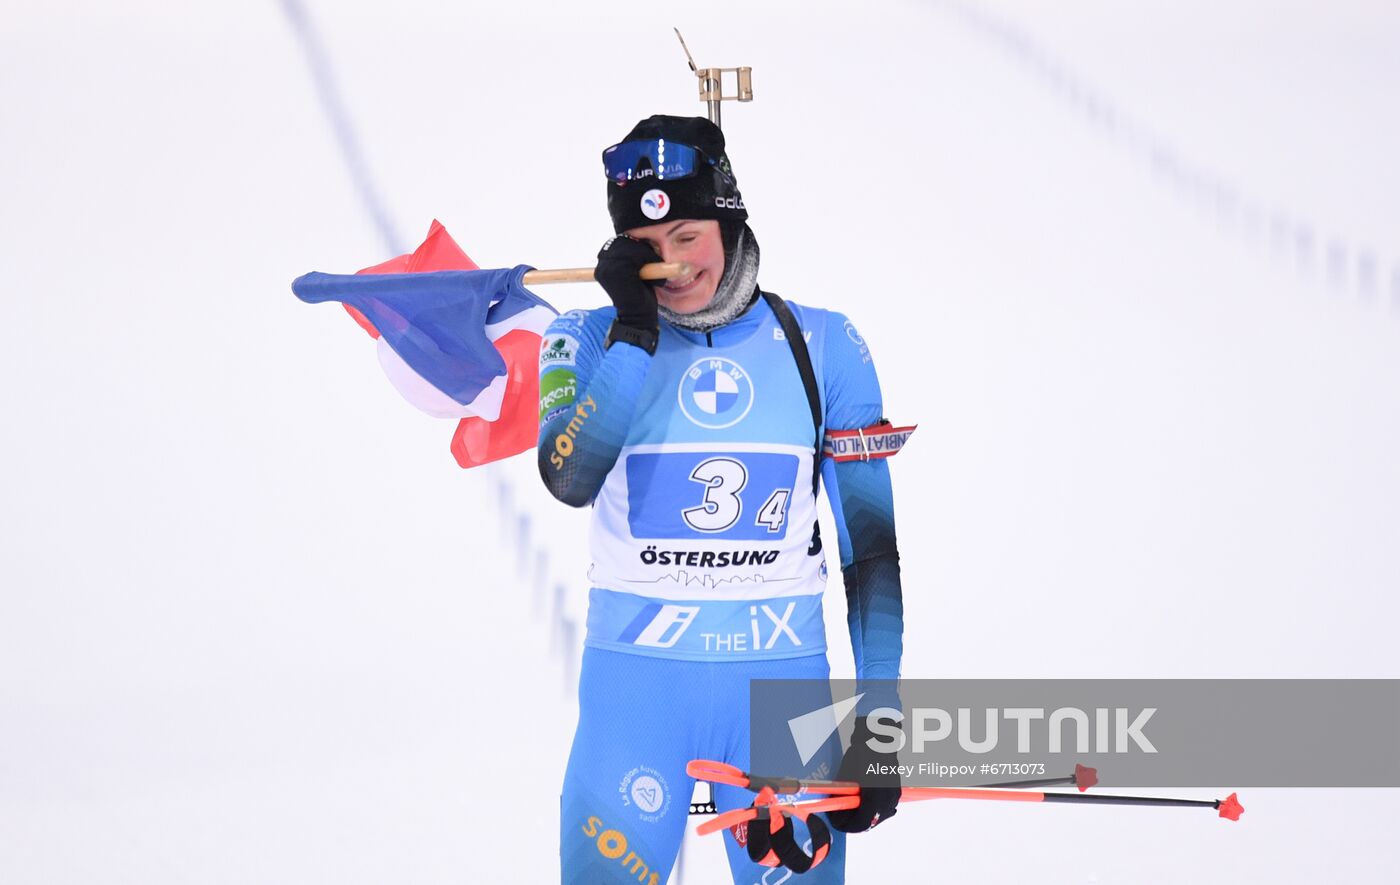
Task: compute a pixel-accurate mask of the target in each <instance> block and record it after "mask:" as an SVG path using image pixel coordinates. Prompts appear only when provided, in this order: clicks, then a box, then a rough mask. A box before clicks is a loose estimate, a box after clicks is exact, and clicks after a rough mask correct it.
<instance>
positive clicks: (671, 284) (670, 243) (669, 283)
mask: <svg viewBox="0 0 1400 885" xmlns="http://www.w3.org/2000/svg"><path fill="white" fill-rule="evenodd" d="M627 236H629V237H631V238H632V239H634V240H643V241H645V242H647V243H650V244H651V247H652V248H653V249H655V250H656V251H657V252H658V253H659V254H660V255H661V260H662V261H684V262H685V263H686V264H689V265H690V271H691V273H690V276H686V277H678V278H676V279H672V280H666V281H665V284H664V285H658V286H656V300H657V301H659V302H660V303H661V304H662V306H664V307H666V308H667V309H669V310H673V311H675V312H676V313H695V311H697V310H700V309H701V308H703V307H705V305H707V304H709V303H710V299H712V298H714V297H715V290H716V289H717V288H719V281H720V277H722V276H724V242H723V240H722V239H721V238H720V235H719V222H718V221H714V220H704V221H701V220H695V219H688V220H680V221H667V222H664V223H662V224H649V225H647V226H646V227H634V228H632V229H631V230H629V231H628V232H627Z"/></svg>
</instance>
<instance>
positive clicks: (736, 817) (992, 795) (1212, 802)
mask: <svg viewBox="0 0 1400 885" xmlns="http://www.w3.org/2000/svg"><path fill="white" fill-rule="evenodd" d="M925 799H973V800H985V801H993V802H1069V803H1076V802H1077V803H1083V804H1086V805H1138V806H1149V805H1156V806H1177V807H1199V808H1212V809H1215V810H1218V811H1219V812H1220V816H1221V817H1223V818H1225V819H1226V820H1239V819H1240V815H1241V814H1243V813H1244V806H1243V805H1241V804H1240V801H1239V798H1238V795H1237V794H1235V793H1231V794H1230V795H1229V796H1228V797H1226V798H1224V799H1168V798H1162V797H1156V796H1102V795H1097V794H1094V795H1089V794H1084V793H1042V792H1032V791H1020V790H991V789H979V788H977V787H905V788H904V790H903V791H902V792H901V793H900V801H901V802H917V801H921V800H925ZM858 805H860V797H859V796H857V795H840V796H831V797H829V798H826V799H816V800H813V801H810V802H795V803H792V804H775V805H767V806H763V807H760V808H756V807H753V806H750V807H748V808H736V809H734V810H733V811H726V812H725V813H723V814H720V815H717V816H716V817H715V818H714V819H713V820H708V821H706V822H704V823H703V824H701V825H700V826H698V827H696V830H695V831H696V832H697V833H699V834H700V835H702V836H704V835H707V834H709V833H713V832H717V831H719V830H724V829H728V828H729V827H732V826H735V825H736V824H741V823H745V822H747V821H751V820H757V819H760V818H764V819H766V818H767V817H768V815H769V814H770V813H771V811H770V810H769V809H771V810H772V811H777V812H778V813H780V814H790V815H795V816H797V817H800V818H802V819H804V820H805V819H806V817H807V816H808V815H810V814H812V813H814V812H818V811H840V810H843V809H848V808H855V807H857V806H858Z"/></svg>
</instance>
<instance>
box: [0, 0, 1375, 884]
mask: <svg viewBox="0 0 1400 885" xmlns="http://www.w3.org/2000/svg"><path fill="white" fill-rule="evenodd" d="M309 11H310V14H311V17H312V22H313V24H314V26H315V28H316V32H317V34H318V39H319V40H320V41H321V45H322V46H323V47H324V49H325V50H326V52H327V55H328V58H329V61H330V63H331V64H332V65H333V67H334V70H335V73H336V75H337V78H338V84H339V88H340V90H341V95H342V97H343V99H344V102H345V107H346V109H347V111H348V113H349V116H350V118H351V120H352V121H353V123H354V125H355V127H356V130H357V132H358V135H359V137H360V139H361V144H362V145H363V148H364V159H365V164H366V168H367V169H368V170H369V172H370V174H371V175H372V177H373V179H374V181H375V183H376V186H377V187H378V189H379V193H380V194H381V196H382V198H383V201H384V204H385V205H386V206H387V213H388V216H389V220H390V223H391V225H392V226H393V228H394V230H396V231H397V235H398V236H399V237H400V238H401V240H402V242H403V243H404V244H405V245H406V246H411V245H412V244H413V243H416V242H417V240H418V238H419V237H421V235H422V234H423V233H424V232H425V231H426V229H427V225H428V222H429V221H430V220H431V219H432V218H434V217H436V218H440V219H441V220H442V221H443V222H444V223H445V224H446V225H447V226H448V228H449V230H450V231H451V232H452V233H453V234H454V236H455V237H456V238H457V239H458V241H459V242H461V243H462V244H463V245H464V246H465V247H466V248H467V250H468V251H469V252H470V253H471V254H472V255H473V257H475V258H476V259H477V260H478V261H479V262H481V263H482V264H483V265H487V266H490V265H503V264H515V263H521V262H524V263H530V264H535V265H537V266H541V267H549V266H575V265H580V264H589V263H591V261H592V256H593V254H594V252H595V251H596V249H597V247H598V244H599V243H600V242H601V241H602V240H603V239H604V238H605V237H606V236H607V235H608V233H609V232H610V229H609V226H608V221H607V216H606V212H605V209H604V199H603V182H602V178H601V176H600V174H599V170H598V168H597V167H598V161H597V157H598V153H599V152H600V150H601V149H602V148H603V147H604V146H606V145H608V144H610V143H612V142H613V141H616V140H617V138H619V137H620V136H621V135H622V134H623V133H625V132H626V130H627V129H628V128H629V127H630V126H631V124H632V123H633V122H634V121H635V120H636V119H638V118H640V117H642V116H645V115H647V114H650V113H654V112H669V113H702V112H703V106H702V105H701V104H700V103H699V102H698V101H696V100H695V99H694V89H695V86H694V81H693V78H692V77H691V75H690V73H689V71H688V70H687V68H686V67H685V64H684V61H683V57H682V55H681V53H680V49H679V46H678V45H677V44H676V42H675V38H674V36H673V35H672V34H671V31H670V28H671V26H672V25H677V26H679V27H680V28H681V29H682V31H683V32H684V33H685V35H686V38H687V40H688V41H689V43H690V46H691V49H692V51H693V52H694V53H695V54H696V57H697V60H698V61H699V62H700V63H701V64H705V65H739V64H745V65H751V66H753V68H754V83H755V91H756V94H757V100H756V101H755V102H754V103H753V104H751V105H735V104H728V105H726V107H725V111H726V118H725V129H726V132H727V135H728V137H729V139H730V144H731V151H730V153H731V157H732V158H733V161H734V164H735V168H736V171H737V172H738V175H739V178H740V181H741V184H742V187H743V191H744V195H745V198H746V201H747V203H748V205H749V206H750V211H751V213H752V222H751V223H752V226H753V227H754V229H755V231H756V232H757V234H758V237H759V239H760V241H761V242H762V245H763V250H764V251H763V258H764V269H763V273H762V280H763V282H764V284H765V285H766V286H767V287H769V288H772V289H774V290H775V291H777V292H779V293H781V294H783V295H785V296H787V297H789V298H792V299H794V300H798V301H808V302H811V303H815V304H819V305H822V306H827V307H831V308H834V309H839V310H843V311H845V312H847V313H849V314H851V315H852V316H853V317H854V318H855V319H856V321H857V323H858V324H859V326H860V328H861V330H862V332H863V333H864V335H865V337H866V338H867V340H868V341H869V342H870V343H871V345H872V348H873V351H874V353H875V356H876V362H877V365H878V366H879V368H880V371H881V376H882V379H883V382H884V388H885V396H886V401H887V403H888V412H889V414H890V415H891V417H893V418H895V419H896V420H899V421H917V422H919V423H920V424H921V430H920V431H919V433H918V434H917V435H916V436H915V437H914V440H913V442H912V443H911V445H910V447H909V448H908V449H907V450H906V452H905V453H903V454H901V456H900V457H899V458H898V459H897V461H896V462H895V464H894V471H895V476H896V495H897V503H898V508H899V520H900V533H901V538H902V541H903V543H902V547H903V550H904V557H903V563H904V580H905V598H906V611H907V630H906V649H907V653H906V658H905V673H906V675H909V676H929V677H934V676H966V677H975V676H997V677H1048V676H1076V677H1091V676H1095V677H1098V676H1103V677H1118V676H1121V677H1127V676H1140V677H1167V676H1181V677H1207V676H1232V677H1282V676H1289V677H1400V659H1398V658H1397V654H1396V651H1395V643H1394V640H1393V633H1394V625H1395V622H1396V619H1397V615H1400V603H1397V601H1396V595H1395V594H1396V591H1397V589H1400V458H1397V457H1396V453H1397V452H1400V277H1396V276H1395V275H1396V274H1397V273H1400V209H1397V207H1400V176H1397V175H1396V174H1395V158H1396V157H1397V156H1400V123H1397V119H1400V118H1397V116H1396V114H1395V113H1394V102H1395V98H1396V95H1397V94H1400V90H1397V87H1398V86H1400V11H1397V8H1396V7H1395V6H1394V4H1392V3H1388V2H1363V0H1341V2H1333V3H1328V4H1325V5H1324V4H1318V3H1308V2H1228V3H1219V2H1204V0H1170V2H1168V0H1142V2H1134V3H1130V4H1129V3H1113V2H1108V0H1066V2H1057V3H1053V4H1050V3H1032V2H1010V0H1006V2H995V3H988V4H969V5H967V6H962V5H959V4H954V3H942V2H929V3H912V2H909V3H898V2H888V0H885V2H877V0H872V2H866V3H861V4H837V3H827V2H807V3H772V4H761V5H760V4H756V3H755V4H735V3H727V2H709V3H703V4H702V3H687V4H683V5H682V4H674V5H673V4H669V3H650V4H623V3H616V4H608V5H604V4H597V3H582V2H580V3H569V4H564V3H559V4H538V3H524V2H521V3H515V4H511V5H507V4H504V3H499V4H490V5H487V4H479V3H456V4H447V3H432V2H426V0H411V2H400V3H398V4H395V5H393V6H391V5H390V4H386V3H369V2H353V3H352V2H341V3H329V2H313V3H312V4H311V5H310V8H309ZM1007 28H1010V29H1012V30H1011V31H1007V30H1006V29H1007ZM1015 35H1019V38H1018V37H1016V36H1015ZM1106 108H1108V109H1111V116H1110V114H1109V112H1107V111H1105V109H1106ZM0 111H2V112H3V120H0V257H3V284H0V297H3V305H4V314H3V317H4V325H5V329H6V332H7V334H6V344H5V346H4V348H3V349H0V378H3V379H4V380H3V382H0V408H3V416H4V418H3V421H4V423H3V427H4V432H3V437H0V459H2V460H0V463H3V470H0V883H5V885H12V883H13V885H28V883H109V882H113V883H115V882H133V883H183V882H201V883H203V882H211V883H212V882H228V883H273V882H279V883H280V882H286V883H293V882H296V883H300V882H311V881H317V882H336V883H383V882H413V883H418V882H423V883H431V882H460V881H465V880H472V881H486V882H547V881H550V880H551V879H555V878H556V877H557V854H556V833H557V828H556V820H555V818H556V814H557V793H558V783H559V779H560V775H561V773H562V769H563V764H564V759H565V754H566V751H567V747H568V741H569V737H570V734H571V729H572V722H573V715H574V711H573V703H574V702H573V698H572V695H571V691H570V685H569V682H570V679H571V678H572V669H573V666H574V664H575V662H576V659H577V655H578V649H577V648H576V647H561V645H563V644H564V643H563V640H564V639H565V638H567V637H565V636H563V635H561V633H560V632H559V631H558V630H557V629H554V628H552V626H551V625H552V624H554V623H555V622H556V620H555V619H556V618H557V617H559V616H568V617H571V618H574V619H577V618H578V617H579V616H580V615H581V601H582V600H581V597H582V593H583V589H584V584H583V569H584V566H585V561H586V558H585V553H584V538H583V533H584V529H585V526H586V515H585V514H584V513H581V512H572V511H568V510H567V509H565V508H562V507H559V506H551V505H552V502H551V501H550V500H549V499H548V497H547V495H546V494H545V493H544V491H543V490H542V489H541V488H540V487H539V486H538V483H537V480H536V479H535V478H534V476H533V462H532V459H530V458H521V459H517V460H516V461H514V462H510V463H507V464H505V465H500V466H498V467H493V468H487V469H483V470H478V471H473V472H464V471H461V470H459V469H458V468H457V467H456V466H455V464H454V463H453V462H452V460H451V457H450V455H449V454H448V451H447V442H448V438H449V435H450V424H449V423H445V422H438V421H434V420H432V419H429V418H427V417H424V416H422V415H420V414H418V413H416V412H414V411H413V410H412V409H411V408H410V407H409V406H407V405H406V404H405V403H403V402H402V401H401V400H400V399H399V398H398V397H397V395H396V394H395V393H394V392H393V390H392V389H391V388H390V387H389V386H388V385H387V383H385V382H384V380H383V379H382V377H381V376H380V374H379V369H378V367H377V365H376V363H375V360H374V357H373V353H372V347H371V345H370V342H369V340H368V339H367V338H366V337H364V335H363V334H362V333H361V332H359V330H358V329H356V328H355V327H354V326H353V324H352V323H350V321H349V320H348V319H347V318H346V317H345V316H343V315H342V313H341V312H340V311H339V310H338V308H336V309H333V308H331V307H320V308H314V307H308V306H306V305H303V304H301V303H299V302H298V301H296V300H295V299H294V298H293V297H292V295H291V293H290V291H289V288H288V284H289V282H290V280H291V279H292V278H293V277H294V276H296V275H298V274H300V273H302V272H305V271H307V270H312V269H317V270H326V271H341V272H346V271H351V270H354V269H357V268H359V267H362V266H365V265H367V264H371V263H374V262H377V261H379V260H382V259H384V258H386V257H388V256H389V254H390V253H389V252H388V250H387V247H386V246H385V245H384V243H383V242H382V240H381V238H380V237H379V235H378V232H377V231H376V228H375V227H374V225H373V224H372V223H371V221H370V219H369V216H368V215H367V213H366V212H365V209H364V206H363V203H362V202H361V201H360V199H359V197H358V196H357V194H356V192H355V190H354V189H353V187H352V186H351V184H350V176H349V175H348V174H347V170H346V165H345V163H344V160H343V156H342V153H341V152H340V148H339V147H338V145H337V142H336V140H335V138H334V136H333V133H332V129H331V127H330V126H329V125H328V122H327V117H326V115H325V113H324V111H323V106H322V104H321V102H320V100H319V98H318V95H317V92H316V90H315V89H314V87H313V85H312V79H311V77H310V74H309V69H308V66H307V62H306V55H305V53H304V46H303V44H302V43H301V42H299V41H298V39H297V37H296V35H295V33H294V31H293V29H292V28H291V27H290V25H289V19H288V17H287V15H286V13H285V10H284V8H283V6H282V5H281V4H279V3H276V2H267V0H264V2H247V3H239V4H228V3H220V4H202V3H189V4H178V5H177V4H170V3H163V2H153V0H128V2H124V3H121V4H113V3H98V2H91V3H79V2H42V3H41V2H24V0H0ZM1168 151H1170V153H1168ZM544 294H545V295H546V297H549V298H550V299H551V300H553V301H554V303H555V304H556V305H558V306H560V307H561V308H567V307H574V306H588V305H593V304H598V303H601V301H602V300H603V298H602V295H601V293H600V292H599V290H597V289H596V288H595V287H592V286H586V287H575V288H551V289H548V290H547V291H544ZM507 487H508V488H509V489H511V490H512V492H511V497H510V499H509V501H508V502H505V503H503V501H502V498H501V496H500V492H501V490H502V489H503V488H507ZM519 514H524V515H525V516H526V519H527V521H528V527H527V531H522V526H521V523H520V520H519V518H518V515H519ZM507 515H508V516H509V522H510V523H511V524H510V525H504V524H503V522H505V521H506V516H507ZM522 545H523V546H522ZM537 549H539V550H543V551H545V554H546V559H545V560H543V566H542V567H541V562H540V561H537V560H536V558H535V557H536V554H535V553H534V552H533V551H535V550H537ZM521 550H524V551H525V553H523V554H521V553H520V552H519V551H521ZM522 557H523V561H522ZM556 586H565V587H567V588H568V589H569V593H568V595H567V598H566V600H565V604H564V606H563V609H562V611H556V610H555V607H554V605H553V594H554V591H553V588H554V587H556ZM829 614H830V618H829V620H830V621H831V624H832V626H831V630H830V633H831V637H832V639H833V642H834V645H835V651H834V652H833V661H834V664H835V667H836V670H837V671H838V672H843V671H845V672H848V671H849V667H850V664H849V651H848V650H847V649H846V647H845V643H844V627H843V626H842V623H841V614H842V602H841V599H840V594H839V593H837V594H836V597H835V598H834V599H833V600H831V604H830V606H829ZM522 686H525V687H528V688H530V689H531V690H534V691H539V692H542V693H543V695H544V696H545V697H547V698H554V699H557V705H556V706H554V707H552V708H549V709H545V710H542V711H541V710H531V711H529V712H528V714H520V713H519V712H518V711H517V710H516V709H515V707H516V705H517V703H518V700H519V698H520V697H521V688H522ZM517 715H520V716H521V720H520V721H519V722H517V721H516V718H515V717H516V716H517ZM1321 761H1323V760H1300V762H1299V764H1302V765H1307V764H1313V763H1318V762H1321ZM1221 786H1222V787H1223V788H1229V787H1230V786H1231V785H1228V784H1224V785H1221ZM1226 791H1228V790H1226ZM1215 792H1216V791H1200V795H1204V796H1212V795H1214V794H1215ZM1242 793H1243V795H1242V800H1243V801H1244V803H1245V805H1246V806H1247V808H1248V812H1247V814H1246V815H1245V817H1244V819H1243V820H1242V821H1241V822H1240V823H1239V824H1236V825H1230V824H1226V823H1223V822H1221V821H1219V820H1217V819H1215V818H1214V817H1213V816H1211V815H1209V814H1203V813H1195V812H1186V811H1181V812H1179V811H1173V810H1163V811H1148V810H1144V811H1131V812H1122V811H1115V810H1113V809H1096V808H1058V807H1022V806H1000V805H993V804H990V803H967V804H954V803H924V804H922V805H918V806H909V807H907V808H906V809H903V810H901V812H900V816H899V819H898V820H897V821H894V822H892V823H891V824H890V825H889V826H888V827H885V828H882V829H881V830H880V831H879V832H877V833H874V834H870V835H867V836H861V837H857V838H856V839H855V840H854V841H853V843H852V855H853V857H852V861H851V865H850V870H851V875H850V879H851V881H852V882H855V883H864V882H875V881H903V880H906V879H915V878H917V879H918V880H920V881H925V880H927V881H949V882H1019V881H1024V880H1026V879H1036V880H1040V881H1051V882H1182V881H1197V882H1234V881H1275V882H1280V881H1287V882H1317V881H1349V882H1378V881H1388V880H1390V878H1391V877H1393V875H1394V873H1395V869H1396V868H1397V866H1400V851H1397V849H1396V848H1395V847H1394V844H1393V841H1392V840H1390V839H1389V838H1387V837H1385V835H1384V834H1385V833H1386V832H1392V835H1393V826H1394V821H1395V819H1396V814H1395V807H1396V806H1395V801H1396V799H1397V795H1396V793H1395V792H1393V791H1320V790H1311V791H1310V790H1258V789H1254V790H1245V791H1242ZM536 839H537V840H538V841H534V840H536ZM714 839H715V837H709V838H707V839H697V838H695V837H693V836H691V837H689V838H688V841H687V846H686V851H685V856H686V861H685V873H684V877H683V878H684V881H685V882H686V883H698V882H716V881H722V880H723V878H722V875H723V874H722V873H720V872H719V870H720V869H721V865H720V863H719V855H720V851H719V845H718V843H717V842H714V841H713V840H714ZM677 878H681V877H677Z"/></svg>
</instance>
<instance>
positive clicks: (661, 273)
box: [523, 261, 690, 286]
mask: <svg viewBox="0 0 1400 885" xmlns="http://www.w3.org/2000/svg"><path fill="white" fill-rule="evenodd" d="M689 274H690V265H689V264H686V263H685V262H683V261H671V262H661V261H657V262H653V263H652V264H644V265H642V273H641V277H642V279H644V280H669V279H671V278H672V277H683V276H688V275H689ZM523 282H524V283H525V285H527V286H533V285H535V284H536V283H591V282H593V268H591V267H561V268H558V269H555V270H527V271H525V278H524V280H523Z"/></svg>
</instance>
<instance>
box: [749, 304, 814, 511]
mask: <svg viewBox="0 0 1400 885" xmlns="http://www.w3.org/2000/svg"><path fill="white" fill-rule="evenodd" d="M760 294H761V295H762V296H763V300H764V301H766V302H768V306H769V308H771V309H772V311H773V315H774V316H776V317H777V318H778V325H779V326H781V327H782V329H783V337H784V338H786V339H787V343H788V348H789V349H790V350H791V351H792V358H793V360H794V361H796V363H797V374H799V375H801V376H802V388H803V389H804V390H806V391H807V406H808V408H810V409H811V410H812V432H813V433H814V434H815V436H816V438H815V439H814V440H813V442H812V445H813V455H812V497H814V498H815V497H816V496H817V489H818V488H819V487H820V483H821V462H822V399H821V394H820V393H819V392H818V390H817V373H816V370H814V369H813V368H812V354H811V353H810V352H809V351H808V350H807V339H806V338H804V337H802V327H801V326H799V325H797V317H795V316H793V315H792V308H790V307H788V306H787V302H786V301H784V300H783V299H781V298H779V297H778V296H777V295H774V294H773V293H772V292H760Z"/></svg>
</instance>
